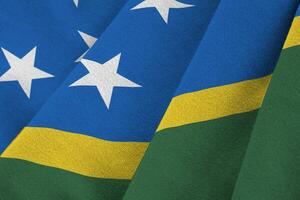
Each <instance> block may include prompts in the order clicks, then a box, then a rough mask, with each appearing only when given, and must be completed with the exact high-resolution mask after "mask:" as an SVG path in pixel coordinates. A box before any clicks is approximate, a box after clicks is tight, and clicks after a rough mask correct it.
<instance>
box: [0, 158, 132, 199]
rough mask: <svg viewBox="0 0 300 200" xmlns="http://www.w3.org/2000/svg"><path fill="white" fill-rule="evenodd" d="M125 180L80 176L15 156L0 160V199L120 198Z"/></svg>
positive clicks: (124, 188)
mask: <svg viewBox="0 0 300 200" xmlns="http://www.w3.org/2000/svg"><path fill="white" fill-rule="evenodd" d="M128 184H129V181H127V180H109V179H98V178H92V177H86V176H81V175H78V174H74V173H71V172H67V171H64V170H60V169H56V168H51V167H45V166H41V165H37V164H34V163H31V162H27V161H22V160H16V159H6V158H1V159H0V199H1V200H103V199H105V200H113V199H121V198H122V196H123V194H124V193H125V191H126V189H127V187H128Z"/></svg>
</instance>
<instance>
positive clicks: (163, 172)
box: [124, 111, 257, 200]
mask: <svg viewBox="0 0 300 200" xmlns="http://www.w3.org/2000/svg"><path fill="white" fill-rule="evenodd" d="M256 114H257V112H256V111H253V112H248V113H244V114H238V115H233V116H228V117H224V118H220V119H216V120H212V121H208V122H201V123H195V124H190V125H185V126H181V127H177V128H170V129H166V130H163V131H161V132H159V133H158V134H156V136H155V137H154V139H153V141H152V142H151V145H150V147H149V149H148V151H147V153H146V156H145V158H144V159H143V161H142V163H141V166H140V167H139V170H138V172H137V174H136V176H135V177H134V179H133V181H132V183H131V184H130V187H129V190H128V191H127V192H126V195H125V197H124V199H125V200H141V199H143V200H154V199H159V200H174V199H180V200H184V199H187V200H191V199H212V200H219V199H230V197H231V195H232V191H233V188H234V185H235V182H236V178H237V175H238V173H239V171H240V166H241V162H242V158H243V157H244V153H245V151H246V147H247V144H248V140H249V137H250V133H251V130H252V128H253V124H254V123H255V119H256Z"/></svg>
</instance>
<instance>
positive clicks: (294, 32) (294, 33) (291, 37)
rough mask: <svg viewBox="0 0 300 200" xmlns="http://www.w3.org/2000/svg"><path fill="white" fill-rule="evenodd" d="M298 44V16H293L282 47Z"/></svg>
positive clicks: (299, 43)
mask: <svg viewBox="0 0 300 200" xmlns="http://www.w3.org/2000/svg"><path fill="white" fill-rule="evenodd" d="M297 45H300V16H298V17H295V18H294V20H293V23H292V26H291V28H290V31H289V34H288V36H287V38H286V41H285V43H284V46H283V49H286V48H289V47H293V46H297Z"/></svg>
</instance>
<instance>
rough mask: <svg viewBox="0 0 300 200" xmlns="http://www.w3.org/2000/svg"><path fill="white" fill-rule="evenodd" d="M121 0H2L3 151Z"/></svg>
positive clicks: (0, 89) (0, 78)
mask: <svg viewBox="0 0 300 200" xmlns="http://www.w3.org/2000/svg"><path fill="white" fill-rule="evenodd" d="M75 3H76V2H75ZM123 3H125V0H117V1H109V0H108V1H106V0H101V1H97V0H91V1H84V2H81V3H80V5H78V4H77V3H76V5H78V7H76V6H75V5H74V2H73V1H72V0H69V1H61V0H54V1H37V0H35V1H30V2H28V1H22V0H11V1H4V0H3V1H0V5H1V14H0V25H1V27H2V28H1V31H0V47H1V52H0V121H1V123H0V152H2V151H3V150H4V149H5V147H6V146H7V145H8V144H9V143H10V142H11V141H12V139H13V138H14V137H15V136H16V135H17V134H18V133H19V132H20V130H21V129H22V128H23V127H24V126H25V125H26V124H27V123H29V121H30V120H31V119H32V117H33V116H34V115H35V114H36V112H37V111H38V110H39V109H40V107H41V105H42V104H43V103H44V102H45V101H46V100H47V99H48V97H49V96H50V95H51V94H52V93H53V92H54V90H55V89H56V88H57V87H58V86H59V85H60V83H61V82H62V81H63V80H64V79H65V77H66V75H67V74H68V73H69V72H70V71H71V70H72V69H73V68H74V66H75V63H74V61H75V60H76V59H77V58H78V57H79V56H80V55H81V54H82V53H84V51H85V50H86V49H87V48H88V47H89V44H90V42H89V41H91V39H90V38H91V36H89V35H88V34H91V35H94V36H99V35H100V34H101V33H102V32H103V30H104V29H105V28H106V27H107V25H108V24H109V23H110V22H111V20H112V19H113V18H114V16H115V15H116V14H117V12H118V11H119V9H120V8H121V7H122V5H123ZM78 31H83V32H87V33H86V34H83V33H81V32H79V33H80V34H79V33H78ZM81 37H83V38H81Z"/></svg>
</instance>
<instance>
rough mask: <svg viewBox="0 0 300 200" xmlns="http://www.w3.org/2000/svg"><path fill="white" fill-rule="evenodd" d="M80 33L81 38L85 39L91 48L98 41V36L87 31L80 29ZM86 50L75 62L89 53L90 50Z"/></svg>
mask: <svg viewBox="0 0 300 200" xmlns="http://www.w3.org/2000/svg"><path fill="white" fill-rule="evenodd" d="M78 33H79V34H80V36H81V38H82V39H83V41H84V42H85V44H86V45H87V46H88V47H89V49H90V48H92V46H93V45H94V44H95V43H96V41H97V38H95V37H93V36H91V35H89V34H87V33H84V32H82V31H78ZM89 49H88V50H86V51H85V52H84V53H83V54H82V55H81V56H80V57H79V58H77V60H76V61H75V62H80V60H81V59H82V58H83V57H84V56H85V55H86V54H87V52H88V51H89Z"/></svg>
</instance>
